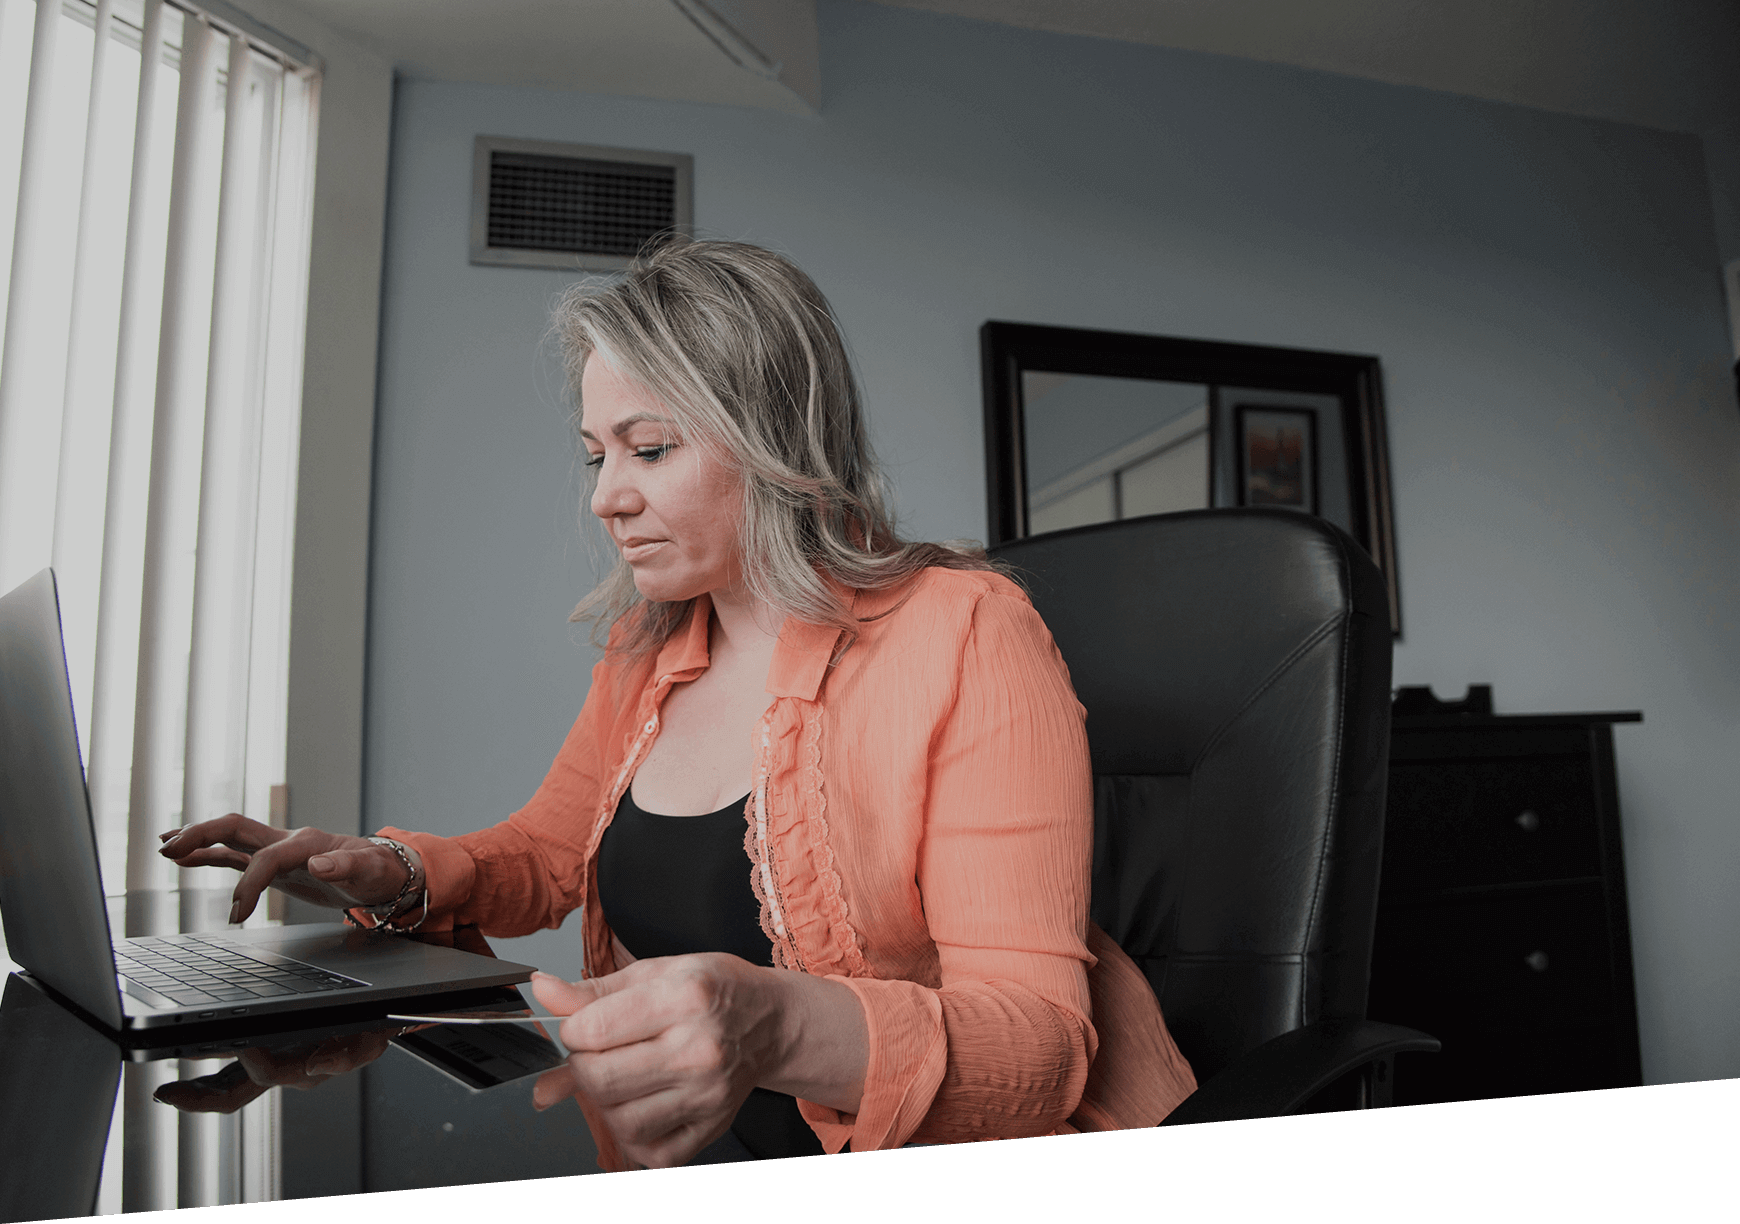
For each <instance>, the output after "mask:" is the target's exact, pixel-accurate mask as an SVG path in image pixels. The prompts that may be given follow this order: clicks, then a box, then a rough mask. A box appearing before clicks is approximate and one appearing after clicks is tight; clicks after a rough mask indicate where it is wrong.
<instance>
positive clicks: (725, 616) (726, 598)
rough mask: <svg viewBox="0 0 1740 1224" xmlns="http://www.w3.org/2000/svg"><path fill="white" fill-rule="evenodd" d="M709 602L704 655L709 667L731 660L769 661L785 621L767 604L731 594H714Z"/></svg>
mask: <svg viewBox="0 0 1740 1224" xmlns="http://www.w3.org/2000/svg"><path fill="white" fill-rule="evenodd" d="M712 600H713V623H712V625H711V626H710V627H709V630H708V634H707V653H708V654H709V655H710V656H711V657H712V662H713V663H715V664H717V663H720V662H723V661H724V658H732V657H739V658H740V657H745V656H748V657H758V656H765V657H767V658H770V659H771V658H772V656H773V650H774V647H775V646H776V645H777V644H778V642H779V631H780V628H781V626H782V625H783V623H784V621H785V618H784V617H783V616H781V615H780V613H779V612H778V611H777V610H776V609H775V608H774V607H773V606H772V605H771V604H767V603H764V602H763V601H761V600H759V599H755V598H754V597H752V596H750V595H748V594H747V593H746V592H743V591H735V590H732V591H714V592H713V593H712ZM721 656H724V658H722V657H721Z"/></svg>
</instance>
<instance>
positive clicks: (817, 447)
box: [554, 238, 1008, 656]
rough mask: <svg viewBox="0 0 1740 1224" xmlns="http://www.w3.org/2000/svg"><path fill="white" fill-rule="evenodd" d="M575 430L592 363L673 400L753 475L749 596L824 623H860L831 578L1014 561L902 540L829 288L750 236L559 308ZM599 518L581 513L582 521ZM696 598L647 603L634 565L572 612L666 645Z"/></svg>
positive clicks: (696, 435)
mask: <svg viewBox="0 0 1740 1224" xmlns="http://www.w3.org/2000/svg"><path fill="white" fill-rule="evenodd" d="M554 331H555V334H556V335H557V337H558V338H559V340H560V341H561V344H562V348H563V355H564V365H565V369H566V374H567V379H568V384H569V387H570V390H571V392H572V394H573V396H574V403H575V413H576V417H575V419H576V421H578V419H579V418H578V414H579V411H580V409H581V407H583V405H581V403H580V379H581V375H582V373H583V372H584V371H585V368H586V363H587V362H588V361H590V360H591V359H592V358H593V357H594V356H597V357H600V358H602V359H603V360H604V361H606V362H608V363H609V364H610V366H611V368H612V369H614V370H615V371H616V372H617V373H619V374H621V375H624V376H627V377H629V378H632V379H633V380H635V381H637V382H640V383H642V384H643V385H644V386H646V387H647V388H648V389H649V390H651V391H652V392H653V394H654V395H656V396H657V397H658V399H659V400H660V401H661V402H662V403H663V405H664V407H665V410H666V411H667V412H668V413H669V414H670V417H671V419H672V420H673V422H674V423H675V425H676V429H677V432H678V436H679V438H680V439H681V441H682V442H683V443H684V444H685V445H691V446H696V447H699V448H701V449H702V450H703V451H704V453H706V454H709V455H710V456H712V457H714V458H716V459H719V460H721V461H723V462H724V463H726V464H727V465H728V466H730V467H731V468H733V469H734V470H736V471H737V472H738V473H739V474H740V475H741V477H742V489H743V502H742V506H741V511H740V514H739V518H738V521H739V523H740V524H741V529H740V534H739V539H738V545H739V548H740V550H741V554H740V555H741V560H742V572H743V575H744V579H745V582H746V585H747V586H748V589H749V594H750V595H752V596H753V597H755V598H757V599H759V600H761V601H763V602H765V603H767V604H768V605H770V606H771V607H772V608H774V609H775V610H777V611H779V612H781V613H784V614H785V615H787V616H790V617H794V618H796V619H798V620H802V621H806V622H809V623H811V624H819V625H836V626H839V627H840V628H841V629H844V630H846V632H847V638H846V643H845V644H846V645H848V646H849V645H850V643H851V640H852V639H853V638H854V637H855V636H856V633H857V626H858V624H859V623H860V621H859V620H858V618H856V617H854V615H853V613H852V609H851V607H850V606H849V604H848V603H846V602H845V601H843V600H842V599H841V598H840V597H839V595H837V594H836V593H835V590H834V588H833V586H832V585H830V580H831V582H833V583H838V584H839V585H840V586H843V587H847V588H853V589H857V590H886V589H889V588H893V587H898V586H901V585H902V584H904V583H907V582H908V581H910V580H911V579H912V578H913V577H914V576H915V575H916V574H917V573H918V572H919V571H920V570H923V569H925V568H927V567H929V566H941V567H944V568H948V569H969V570H995V571H997V572H999V573H1007V572H1008V569H1007V567H1006V566H1004V565H1002V564H1000V563H998V562H996V561H992V560H990V559H989V558H987V557H986V556H985V553H984V551H983V549H981V548H979V547H978V546H977V545H974V544H971V543H970V542H967V541H950V542H948V543H946V544H935V543H923V542H915V541H909V540H903V539H901V538H900V536H899V534H898V533H897V532H896V530H895V525H894V521H893V518H892V516H891V515H890V513H889V509H888V498H887V494H886V491H885V482H884V479H883V476H882V473H881V469H880V468H879V467H878V465H877V463H876V458H875V456H874V454H873V453H872V452H871V449H870V440H869V437H868V434H867V433H866V431H865V428H864V414H863V409H862V405H861V403H860V397H859V392H858V384H857V379H856V378H855V377H854V376H853V372H852V365H851V360H850V358H849V357H848V355H847V352H846V345H845V342H844V340H843V339H842V338H841V335H840V329H839V326H838V324H837V323H836V321H835V319H834V313H833V310H832V309H831V308H830V307H829V305H828V302H827V299H826V298H824V297H823V296H822V293H821V290H819V289H817V288H816V286H815V283H814V282H813V281H811V280H810V278H809V277H808V276H806V275H805V274H804V273H803V272H802V271H801V270H800V269H799V268H798V267H797V266H796V265H795V264H793V263H792V262H791V261H790V260H789V259H786V258H785V257H784V256H781V255H778V254H775V253H774V252H772V251H768V250H764V249H762V248H760V247H756V246H750V245H748V244H747V243H741V242H702V241H693V240H689V239H684V238H674V239H669V240H666V241H665V242H663V243H662V244H660V245H658V246H656V247H653V248H651V249H649V250H648V251H646V252H643V253H642V255H641V256H640V257H639V258H638V259H637V260H636V261H635V262H634V264H633V265H632V266H631V267H630V268H629V269H628V272H627V274H626V275H625V276H623V277H622V278H621V279H620V280H616V281H614V282H613V283H607V284H602V285H601V284H599V283H597V282H590V283H588V282H582V283H581V284H579V285H576V286H575V287H574V288H572V289H571V290H569V291H568V292H567V293H566V294H565V295H564V296H563V297H562V299H561V301H560V303H559V304H558V305H557V307H556V312H555V323H554ZM584 517H585V512H584V511H583V512H582V518H583V519H584ZM693 603H694V601H693V600H680V601H673V602H668V603H667V602H655V601H649V600H647V599H645V597H643V596H642V595H641V594H640V592H639V591H638V590H636V588H635V585H634V574H633V571H632V570H631V569H630V568H629V566H628V563H627V562H626V561H622V560H621V559H620V558H619V559H618V561H617V564H616V566H615V567H614V568H613V569H612V570H611V572H610V573H609V574H608V575H607V576H606V577H605V578H604V580H603V581H602V582H600V583H599V584H598V586H596V587H595V588H594V589H593V590H592V592H591V593H590V594H588V595H587V596H586V598H584V599H583V600H581V601H580V604H579V606H578V607H576V608H575V609H574V614H573V616H572V617H570V619H571V620H575V621H587V622H591V623H592V625H593V636H594V638H595V639H597V638H598V637H599V636H600V634H601V632H602V631H604V630H607V629H609V628H610V627H611V626H612V625H616V624H619V623H620V624H621V626H622V631H621V633H620V634H619V635H618V636H617V639H616V644H615V649H616V650H619V651H621V652H623V653H624V654H627V655H629V656H638V655H642V654H645V653H647V652H649V651H654V650H657V649H658V648H659V647H660V646H662V645H663V644H664V643H665V641H667V640H668V639H669V638H670V636H671V634H672V633H674V632H675V631H676V630H677V629H678V628H679V627H680V626H681V625H682V624H683V622H684V621H685V620H686V619H687V617H688V615H689V611H690V609H691V607H692V606H693Z"/></svg>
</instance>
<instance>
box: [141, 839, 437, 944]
mask: <svg viewBox="0 0 1740 1224" xmlns="http://www.w3.org/2000/svg"><path fill="white" fill-rule="evenodd" d="M159 836H160V837H162V839H163V849H162V850H161V851H160V853H161V854H162V855H163V856H164V857H165V858H168V859H173V860H174V861H175V862H176V863H178V864H180V865H181V866H183V867H232V868H234V869H235V870H237V871H239V872H241V873H242V878H241V879H240V880H239V881H238V882H237V884H236V890H235V893H234V904H233V905H232V906H231V907H230V921H231V922H240V921H242V919H244V918H246V917H247V916H248V915H249V914H251V913H253V912H254V907H255V906H256V905H257V904H259V900H260V894H261V893H263V892H265V891H266V888H267V886H268V885H270V886H271V887H273V888H277V889H279V890H280V891H282V892H285V893H288V894H289V895H290V896H292V897H295V898H297V899H298V900H302V901H307V902H309V903H310V904H312V905H323V906H328V907H331V908H334V909H348V908H350V907H351V906H353V905H385V904H386V903H387V902H389V901H391V900H392V899H393V898H394V897H397V896H398V895H399V893H400V891H401V890H402V889H403V888H404V887H405V882H406V877H405V864H404V862H403V860H401V859H400V858H399V856H398V855H397V854H395V853H394V852H393V850H392V848H391V847H389V846H381V845H376V844H375V843H374V842H372V841H370V840H369V839H368V838H366V837H347V836H345V835H344V834H342V833H328V832H326V831H325V830H323V829H294V830H292V829H274V828H272V827H271V826H269V825H263V824H261V823H260V822H259V821H257V820H249V819H248V818H247V817H246V816H241V815H238V814H236V813H235V812H231V813H230V814H229V815H228V816H220V817H218V818H217V819H216V820H206V821H202V822H200V823H199V824H194V825H188V826H187V827H186V828H183V829H172V830H171V831H169V832H168V833H163V834H160V835H159ZM410 853H411V854H412V856H413V858H412V862H414V863H415V862H416V861H417V859H416V858H415V855H416V853H417V852H416V851H415V850H412V851H410Z"/></svg>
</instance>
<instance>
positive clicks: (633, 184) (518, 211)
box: [471, 136, 694, 272]
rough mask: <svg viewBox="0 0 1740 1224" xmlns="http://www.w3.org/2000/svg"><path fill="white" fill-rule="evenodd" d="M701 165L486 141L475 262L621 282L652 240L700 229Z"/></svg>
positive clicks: (477, 193) (474, 186)
mask: <svg viewBox="0 0 1740 1224" xmlns="http://www.w3.org/2000/svg"><path fill="white" fill-rule="evenodd" d="M693 177H694V159H693V158H692V157H690V156H689V155H688V154H686V153H648V152H644V151H642V150H639V149H606V148H601V147H598V146H596V145H571V144H556V143H553V142H550V141H544V140H509V139H507V138H505V137H501V136H479V137H478V138H477V144H476V148H475V152H474V155H473V160H472V171H471V262H472V263H474V264H498V265H504V266H508V267H516V268H559V269H561V270H562V271H565V272H573V271H588V272H613V271H616V270H618V269H621V268H625V267H627V266H628V263H629V260H631V259H632V258H633V257H634V255H635V253H636V252H638V251H639V250H640V249H641V247H642V246H644V245H645V244H646V242H647V240H648V239H650V238H653V237H656V236H657V235H659V234H664V233H670V232H672V231H676V232H678V233H685V234H686V233H688V232H689V230H690V227H691V224H692V213H693V207H692V204H691V201H692V199H693V191H692V187H691V182H692V180H693Z"/></svg>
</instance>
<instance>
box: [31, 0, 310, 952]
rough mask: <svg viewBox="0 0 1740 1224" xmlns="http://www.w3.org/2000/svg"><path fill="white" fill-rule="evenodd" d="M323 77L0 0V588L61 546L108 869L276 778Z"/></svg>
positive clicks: (123, 882)
mask: <svg viewBox="0 0 1740 1224" xmlns="http://www.w3.org/2000/svg"><path fill="white" fill-rule="evenodd" d="M45 14H46V15H49V16H51V17H52V18H53V19H52V20H44V19H43V17H44V15H45ZM316 90H317V80H316V79H315V77H314V75H313V73H312V72H311V71H309V70H308V69H307V68H305V67H303V66H300V65H297V64H295V63H293V62H291V61H289V60H288V59H287V58H285V57H284V56H283V55H281V54H279V53H277V52H276V51H275V49H273V48H270V47H262V46H261V45H259V44H257V43H254V42H252V41H250V40H249V39H248V38H246V37H244V36H242V35H241V33H240V32H238V31H234V30H228V29H226V28H223V27H222V26H221V24H220V23H217V22H215V21H212V20H208V19H207V18H206V17H204V16H203V15H201V14H200V13H198V12H197V11H194V10H191V9H186V10H184V9H182V8H180V7H177V6H175V5H170V4H165V3H162V2H161V0H104V3H102V4H100V5H93V4H88V3H84V2H83V0H0V244H3V245H0V254H3V255H4V256H5V259H4V261H3V263H0V267H3V268H4V273H3V275H4V276H5V280H4V281H3V282H0V302H3V304H4V306H3V309H4V314H3V315H0V318H3V319H4V345H3V347H0V590H7V589H10V588H11V587H13V586H15V585H16V584H17V583H19V582H21V581H22V580H23V579H24V578H26V577H28V576H29V575H30V574H32V573H34V572H36V571H37V570H39V569H41V568H42V567H43V566H45V565H51V564H52V565H53V566H54V567H55V571H56V576H57V578H58V580H59V585H60V592H61V601H62V617H63V620H64V622H65V631H66V638H67V659H68V669H69V672H70V674H71V677H72V684H73V699H74V707H75V709H76V711H77V716H78V724H79V734H80V742H81V746H82V747H83V748H84V750H85V758H86V764H87V775H88V781H89V785H90V790H91V797H92V803H93V810H94V813H95V817H96V821H97V825H98V834H99V842H100V844H101V845H102V848H103V870H104V878H105V880H106V882H107V887H108V889H109V891H110V892H111V893H121V892H122V891H124V890H125V891H129V892H137V891H159V890H162V891H170V890H175V889H176V888H177V887H178V883H179V882H178V880H177V879H176V872H175V869H174V868H172V867H171V866H169V865H168V864H166V863H164V862H163V860H161V859H160V858H159V857H158V856H157V855H156V854H155V853H154V847H155V837H154V836H153V835H154V834H155V832H156V831H157V830H159V829H162V828H167V827H170V826H172V825H175V824H178V823H181V822H182V821H183V820H192V819H203V818H205V817H206V816H209V815H219V814H222V813H223V812H225V811H232V810H234V811H247V812H249V813H250V814H257V815H259V816H260V818H262V819H264V818H265V815H266V803H267V795H268V794H269V788H270V787H271V786H272V785H273V784H274V783H278V782H282V780H283V748H282V732H283V725H284V719H283V713H282V705H283V700H284V691H283V690H284V675H283V672H284V659H285V657H286V652H287V634H288V616H287V615H286V610H285V609H284V608H283V606H282V604H283V602H284V601H285V600H286V599H287V597H288V581H287V575H288V566H289V547H290V538H289V536H290V531H289V527H290V522H291V520H292V517H293V516H292V514H291V510H292V507H293V499H294V485H295V458H296V444H295V440H296V433H297V430H296V423H297V414H298V409H299V404H300V377H301V332H302V317H301V313H302V306H303V291H304V281H305V277H306V263H307V231H308V220H309V218H308V209H307V197H308V194H309V188H310V185H311V183H310V180H311V156H312V126H311V124H312V119H313V112H314V101H315V94H316ZM136 714H137V716H135V715H136ZM133 921H134V920H131V919H130V922H133ZM135 924H136V923H135ZM151 925H157V924H155V923H153V924H151Z"/></svg>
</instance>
